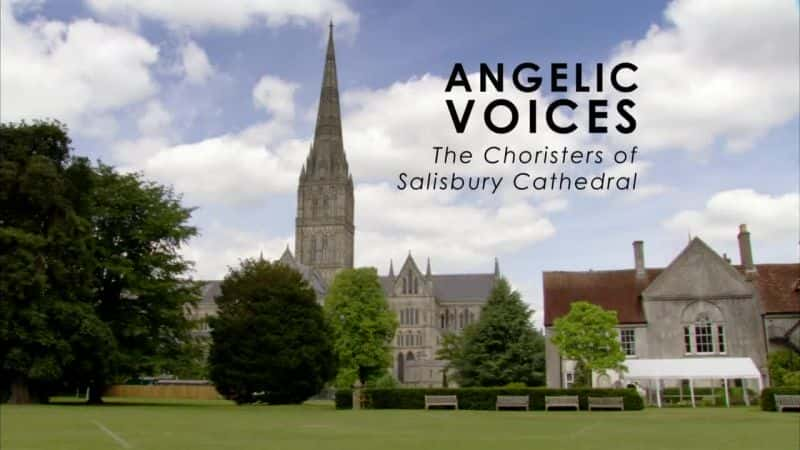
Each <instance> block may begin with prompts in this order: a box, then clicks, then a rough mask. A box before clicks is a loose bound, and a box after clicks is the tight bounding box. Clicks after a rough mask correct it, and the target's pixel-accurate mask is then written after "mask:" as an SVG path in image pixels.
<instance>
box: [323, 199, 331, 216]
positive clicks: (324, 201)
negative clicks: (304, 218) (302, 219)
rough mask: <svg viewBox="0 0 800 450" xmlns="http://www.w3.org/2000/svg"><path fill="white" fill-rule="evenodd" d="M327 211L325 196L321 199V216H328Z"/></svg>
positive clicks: (328, 212)
mask: <svg viewBox="0 0 800 450" xmlns="http://www.w3.org/2000/svg"><path fill="white" fill-rule="evenodd" d="M329 209H330V208H329V206H328V196H327V195H326V196H324V197H322V215H325V216H327V215H330V211H329Z"/></svg>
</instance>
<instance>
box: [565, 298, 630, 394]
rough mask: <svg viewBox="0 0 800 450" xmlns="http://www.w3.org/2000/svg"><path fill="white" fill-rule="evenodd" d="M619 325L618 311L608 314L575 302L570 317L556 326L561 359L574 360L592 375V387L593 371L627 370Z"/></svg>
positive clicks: (593, 306)
mask: <svg viewBox="0 0 800 450" xmlns="http://www.w3.org/2000/svg"><path fill="white" fill-rule="evenodd" d="M617 324H618V322H617V313H616V311H606V310H604V309H603V308H601V307H600V306H597V305H593V304H591V303H589V302H586V301H578V302H573V303H572V305H571V306H570V310H569V313H567V314H566V315H565V316H562V317H559V318H558V319H556V320H555V322H554V323H553V330H554V336H553V339H552V340H553V344H555V345H556V347H558V350H559V352H560V353H561V356H562V357H564V358H566V359H571V360H574V361H575V362H576V364H577V365H578V367H582V368H583V371H585V374H589V376H588V377H586V378H588V380H586V382H587V384H588V385H589V386H591V373H592V372H593V371H600V372H604V371H606V370H624V369H625V365H624V364H623V363H624V362H625V353H623V351H622V347H621V346H620V343H619V335H618V333H617V328H616V327H617ZM585 374H582V375H584V376H585Z"/></svg>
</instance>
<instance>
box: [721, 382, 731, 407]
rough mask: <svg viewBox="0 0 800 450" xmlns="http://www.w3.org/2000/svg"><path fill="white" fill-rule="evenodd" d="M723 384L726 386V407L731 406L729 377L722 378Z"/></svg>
mask: <svg viewBox="0 0 800 450" xmlns="http://www.w3.org/2000/svg"><path fill="white" fill-rule="evenodd" d="M722 385H723V386H724V387H725V407H727V408H730V407H731V399H730V397H729V396H728V379H727V378H723V379H722Z"/></svg>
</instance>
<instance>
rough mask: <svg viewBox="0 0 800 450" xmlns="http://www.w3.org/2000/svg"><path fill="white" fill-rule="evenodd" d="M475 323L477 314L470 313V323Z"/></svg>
mask: <svg viewBox="0 0 800 450" xmlns="http://www.w3.org/2000/svg"><path fill="white" fill-rule="evenodd" d="M472 322H475V313H474V312H472V311H470V312H469V323H472Z"/></svg>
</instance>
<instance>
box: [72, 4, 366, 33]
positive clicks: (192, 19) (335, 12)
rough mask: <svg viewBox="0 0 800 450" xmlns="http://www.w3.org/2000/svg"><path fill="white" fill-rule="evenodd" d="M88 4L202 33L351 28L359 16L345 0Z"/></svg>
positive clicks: (102, 12) (103, 12)
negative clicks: (311, 26) (331, 24)
mask: <svg viewBox="0 0 800 450" xmlns="http://www.w3.org/2000/svg"><path fill="white" fill-rule="evenodd" d="M86 3H87V4H88V6H89V7H90V8H91V9H92V10H93V11H95V12H96V13H98V14H100V15H103V16H106V17H113V18H120V19H127V20H134V21H136V20H138V18H140V17H142V18H147V19H152V20H158V21H162V22H164V23H166V24H167V25H168V26H170V27H173V28H190V29H193V30H199V31H205V30H209V29H219V30H230V31H242V30H244V29H245V28H248V27H251V26H257V25H262V24H263V25H266V26H268V27H271V28H276V27H280V26H284V25H288V24H299V25H304V24H309V23H312V24H317V25H319V26H323V25H326V24H327V23H328V21H329V20H331V19H333V21H334V22H335V23H336V24H337V25H344V26H346V27H350V28H354V27H355V26H357V23H358V14H356V13H355V12H354V11H353V10H352V9H351V8H350V7H349V6H348V5H347V4H346V3H345V2H343V1H341V0H321V1H313V2H310V1H292V0H246V1H238V0H237V1H229V2H221V1H218V0H193V1H191V2H181V1H164V0H86Z"/></svg>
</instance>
